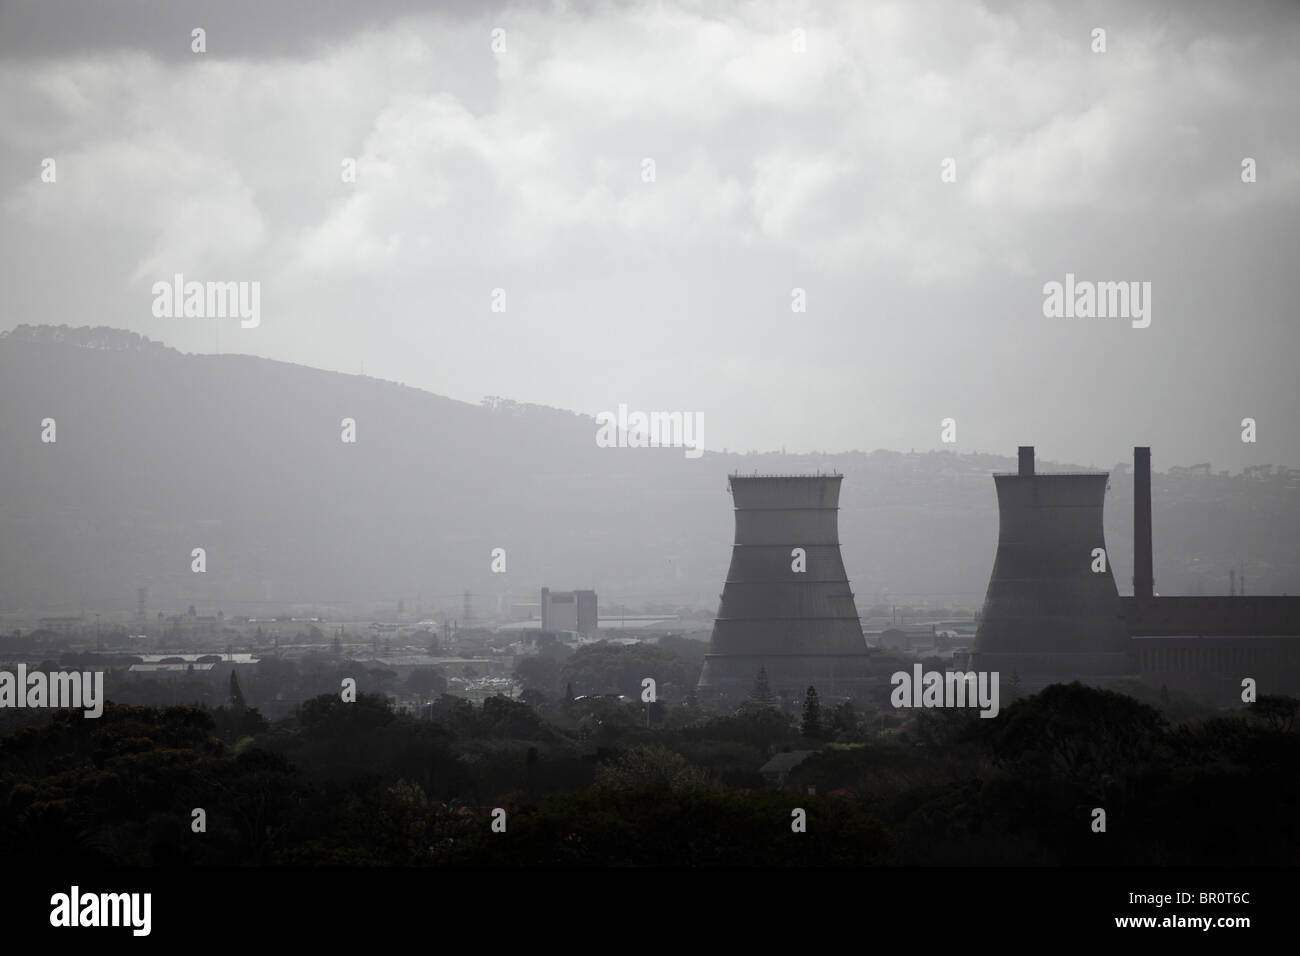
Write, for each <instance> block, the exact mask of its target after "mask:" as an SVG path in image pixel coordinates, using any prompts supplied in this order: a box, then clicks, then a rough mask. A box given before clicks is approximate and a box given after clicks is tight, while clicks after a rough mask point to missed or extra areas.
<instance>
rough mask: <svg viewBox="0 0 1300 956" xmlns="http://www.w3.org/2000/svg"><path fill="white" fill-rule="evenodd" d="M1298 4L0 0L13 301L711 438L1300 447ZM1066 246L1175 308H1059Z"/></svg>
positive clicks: (84, 320)
mask: <svg viewBox="0 0 1300 956" xmlns="http://www.w3.org/2000/svg"><path fill="white" fill-rule="evenodd" d="M196 28H202V29H203V30H204V31H205V33H204V45H205V51H204V52H195V51H194V49H193V45H194V40H193V33H192V31H193V30H194V29H196ZM1099 29H1100V30H1104V31H1105V33H1104V47H1105V48H1104V51H1103V50H1100V49H1098V46H1099V38H1098V35H1097V33H1096V31H1097V30H1099ZM1298 38H1300V5H1295V4H1291V3H1256V2H1244V3H1239V4H1211V3H1206V2H1189V3H1178V4H1173V3H1168V4H1160V5H1156V4H1131V3H1124V2H1119V3H1040V4H1009V3H982V4H981V3H938V2H930V0H902V2H887V3H870V2H863V0H848V2H840V3H835V2H830V3H817V4H811V3H806V4H805V3H771V2H751V3H744V2H731V3H693V2H681V3H634V2H629V3H554V4H542V3H535V4H503V3H495V4H493V3H483V4H480V3H469V2H455V3H444V4H436V5H422V4H417V3H410V2H407V3H395V2H385V0H379V2H373V3H366V4H351V3H343V2H320V3H305V2H303V3H284V2H278V3H277V2H274V0H266V2H234V3H224V4H220V5H216V4H213V5H211V6H210V8H209V7H208V6H207V5H197V4H187V3H166V2H130V0H115V2H114V3H112V4H103V3H80V4H66V3H58V2H26V0H4V2H0V216H2V217H3V223H4V225H3V229H2V230H0V286H2V287H3V288H4V290H5V295H4V307H3V309H2V310H0V330H2V329H8V328H12V327H14V326H15V325H18V324H21V323H39V322H48V323H52V324H65V323H66V324H68V325H73V326H81V325H92V326H93V325H110V326H115V327H119V328H125V329H130V330H133V331H136V332H139V333H141V334H143V335H146V336H148V337H150V338H153V339H157V340H161V341H163V342H165V343H167V344H168V345H171V346H173V347H176V348H178V349H181V350H182V351H187V352H214V351H221V352H227V353H229V352H238V353H245V354H252V355H259V356H265V357H268V358H273V359H277V360H281V361H288V362H295V363H299V364H304V365H311V366H315V367H320V368H326V369H334V370H339V371H345V372H353V373H355V372H360V371H362V370H364V372H365V374H367V375H371V376H376V377H380V378H385V379H391V380H393V381H400V382H404V383H406V384H408V385H413V386H417V387H420V388H424V389H427V390H429V391H432V392H436V393H438V394H442V395H448V396H450V397H452V398H456V399H461V400H464V401H468V402H478V401H479V400H480V399H481V398H482V397H483V396H487V395H498V396H504V397H508V398H512V399H515V400H517V401H521V402H533V403H537V404H543V405H552V406H556V407H559V408H566V409H572V410H574V411H579V412H584V413H587V414H591V415H596V414H598V413H600V412H603V411H614V410H617V409H618V407H619V405H626V406H628V407H629V408H630V409H633V410H643V411H646V412H651V411H682V412H687V413H694V414H697V415H700V416H702V423H703V428H702V432H703V443H704V445H705V447H706V448H709V449H713V450H717V449H722V448H727V449H729V450H732V451H736V450H748V449H757V450H764V451H766V450H777V449H781V448H785V449H787V450H788V451H791V452H795V451H799V452H806V451H844V450H851V449H860V450H872V449H876V448H887V449H896V450H902V451H907V450H911V449H915V450H918V451H919V450H923V449H951V450H955V451H958V452H965V451H981V452H994V453H1000V454H1014V449H1015V447H1016V446H1017V445H1020V444H1034V445H1036V446H1037V448H1038V452H1039V455H1040V457H1041V458H1044V459H1054V460H1060V461H1071V462H1077V463H1080V464H1089V465H1094V466H1098V467H1110V466H1112V465H1113V464H1115V463H1117V462H1120V461H1126V460H1128V458H1129V455H1130V453H1131V451H1130V450H1131V447H1132V446H1133V445H1151V446H1153V466H1154V467H1155V468H1156V469H1157V470H1163V469H1164V468H1166V467H1168V466H1171V465H1175V464H1181V465H1188V464H1194V463H1198V462H1204V461H1209V462H1212V463H1213V464H1214V466H1215V467H1216V468H1232V469H1234V470H1235V469H1239V468H1242V467H1244V466H1248V465H1253V464H1259V463H1265V462H1269V463H1275V464H1282V465H1290V466H1297V465H1300V427H1297V423H1296V420H1295V419H1296V415H1297V412H1300V379H1298V377H1297V373H1296V359H1297V355H1298V354H1300V350H1298V349H1297V345H1300V321H1298V319H1300V317H1298V316H1297V315H1296V288H1297V282H1296V263H1297V253H1300V215H1297V213H1298V212H1300V208H1298V207H1300V105H1297V98H1296V95H1295V91H1296V90H1297V89H1300V52H1298V51H1300V44H1298V43H1297V39H1298ZM47 159H53V160H54V181H53V182H50V181H45V180H46V179H47V178H49V177H48V173H47V172H46V170H47V164H46V163H45V160H47ZM949 160H951V162H947V161H949ZM347 161H354V162H355V170H356V175H355V181H344V180H345V177H344V175H343V170H344V165H345V163H346V162H347ZM648 161H649V162H648ZM1244 162H1248V163H1249V165H1251V166H1252V167H1253V170H1254V175H1253V179H1254V181H1253V182H1244V181H1243V176H1244V172H1243V163H1244ZM177 273H180V274H182V275H183V276H184V277H185V278H186V279H187V280H198V281H222V282H225V281H236V282H248V283H251V282H254V281H255V282H258V283H260V294H261V300H260V302H261V305H260V321H259V323H258V324H257V325H256V327H250V328H244V327H241V322H240V320H239V319H238V318H237V317H232V318H214V317H183V316H180V317H157V316H155V315H154V309H153V306H154V293H153V291H152V290H153V286H154V283H155V282H158V281H171V279H172V277H173V276H174V275H175V274H177ZM1067 274H1072V275H1073V276H1074V277H1075V280H1076V282H1082V281H1090V282H1125V283H1128V282H1134V283H1138V284H1139V285H1138V288H1140V289H1149V290H1150V291H1149V300H1145V297H1144V301H1148V302H1149V307H1150V311H1149V315H1148V316H1147V318H1148V319H1149V325H1146V327H1138V326H1137V325H1135V322H1137V321H1138V320H1137V319H1132V320H1130V317H1129V316H1127V315H1120V316H1113V315H1111V316H1096V315H1094V316H1087V317H1082V316H1074V317H1064V316H1048V315H1045V314H1044V303H1045V299H1046V295H1045V285H1046V284H1047V283H1051V282H1060V283H1063V284H1064V283H1065V282H1066V281H1067V279H1066V276H1067ZM1145 283H1149V284H1150V285H1149V286H1147V285H1145ZM494 290H503V293H504V294H501V293H500V292H494ZM795 290H802V293H800V292H796V291H795ZM800 298H802V301H803V303H804V306H805V310H804V311H795V310H794V306H795V304H796V303H797V300H799V299H800ZM494 306H495V310H494ZM502 307H504V308H503V310H502ZM1139 324H1140V323H1139ZM1245 418H1252V419H1254V420H1255V423H1256V426H1255V437H1256V441H1255V442H1243V441H1242V433H1243V427H1242V420H1243V419H1245ZM945 419H952V420H953V422H954V423H955V427H950V428H949V429H948V430H947V435H946V436H945V434H944V428H943V423H944V420H945ZM945 437H948V438H955V441H953V442H950V443H949V442H945V441H944V438H945Z"/></svg>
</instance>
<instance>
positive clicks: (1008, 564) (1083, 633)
mask: <svg viewBox="0 0 1300 956" xmlns="http://www.w3.org/2000/svg"><path fill="white" fill-rule="evenodd" d="M1133 454H1134V461H1133V481H1134V508H1133V513H1134V529H1133V532H1134V533H1133V542H1134V573H1133V589H1134V593H1133V595H1132V596H1131V597H1129V596H1124V597H1121V596H1120V595H1119V593H1118V591H1117V588H1116V585H1115V580H1114V577H1113V575H1112V574H1111V571H1110V562H1109V560H1106V561H1105V562H1104V564H1103V563H1102V562H1099V561H1098V558H1097V556H1098V554H1099V553H1101V554H1104V553H1105V551H1104V549H1105V546H1106V545H1105V540H1104V536H1103V532H1102V506H1103V503H1104V498H1105V492H1106V481H1107V475H1106V474H1105V473H1095V474H1072V475H1039V474H1035V470H1034V450H1033V448H1032V447H1022V448H1021V449H1020V467H1019V470H1018V472H1017V473H1016V474H1014V475H995V476H994V482H995V485H996V488H997V494H998V511H999V531H998V548H997V555H996V557H995V559H994V564H993V573H992V575H991V577H990V579H989V586H988V592H987V595H986V597H985V603H984V610H983V613H982V615H981V618H980V624H979V629H978V631H977V634H976V639H975V648H974V653H973V655H972V660H971V665H970V666H971V668H972V669H974V670H982V671H994V670H996V671H999V672H1000V673H1001V674H1002V675H1003V677H1004V679H1005V678H1006V677H1007V676H1009V675H1010V674H1012V673H1014V674H1016V675H1017V676H1018V677H1019V678H1020V679H1021V681H1022V682H1023V684H1024V686H1025V688H1026V689H1027V690H1036V689H1039V688H1041V687H1042V686H1045V685H1046V684H1049V683H1055V682H1058V681H1071V680H1082V681H1085V682H1088V683H1096V684H1103V685H1105V684H1115V683H1122V682H1123V681H1125V680H1135V679H1141V680H1143V681H1146V682H1148V683H1151V684H1157V685H1163V686H1167V687H1180V688H1182V689H1185V690H1190V691H1196V692H1199V693H1206V694H1211V695H1213V696H1215V697H1219V698H1223V699H1225V700H1228V699H1231V698H1237V699H1239V698H1238V697H1237V695H1239V693H1240V690H1241V681H1242V680H1243V679H1244V678H1246V677H1250V678H1253V679H1254V680H1255V682H1256V685H1257V688H1258V693H1261V694H1263V693H1274V694H1295V693H1297V692H1300V598H1296V597H1287V596H1263V597H1244V596H1227V597H1160V596H1158V595H1157V594H1156V592H1155V575H1154V557H1153V545H1152V531H1151V449H1150V448H1147V447H1138V448H1134V450H1133Z"/></svg>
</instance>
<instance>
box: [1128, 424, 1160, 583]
mask: <svg viewBox="0 0 1300 956" xmlns="http://www.w3.org/2000/svg"><path fill="white" fill-rule="evenodd" d="M1155 587H1156V582H1155V572H1154V570H1153V563H1152V559H1151V449H1150V447H1145V448H1144V447H1141V446H1138V447H1135V448H1134V449H1133V596H1134V597H1139V598H1149V597H1154V596H1155Z"/></svg>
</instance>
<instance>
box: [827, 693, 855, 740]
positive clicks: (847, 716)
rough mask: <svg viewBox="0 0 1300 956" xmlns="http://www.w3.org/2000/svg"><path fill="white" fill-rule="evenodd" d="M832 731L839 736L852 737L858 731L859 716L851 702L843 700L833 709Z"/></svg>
mask: <svg viewBox="0 0 1300 956" xmlns="http://www.w3.org/2000/svg"><path fill="white" fill-rule="evenodd" d="M830 725H831V730H833V731H835V732H836V733H837V734H845V735H852V734H855V733H857V730H858V715H857V714H856V713H855V712H854V710H853V704H852V702H851V701H847V700H843V701H840V702H839V703H838V704H836V705H835V706H834V707H832V708H831V720H830Z"/></svg>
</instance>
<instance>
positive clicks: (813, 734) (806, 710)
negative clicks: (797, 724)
mask: <svg viewBox="0 0 1300 956" xmlns="http://www.w3.org/2000/svg"><path fill="white" fill-rule="evenodd" d="M801 732H802V733H803V735H804V736H805V737H807V738H808V739H810V740H820V739H821V737H822V705H821V704H820V703H819V702H818V700H817V688H815V687H809V688H808V694H807V696H805V697H804V699H803V727H802V728H801Z"/></svg>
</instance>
